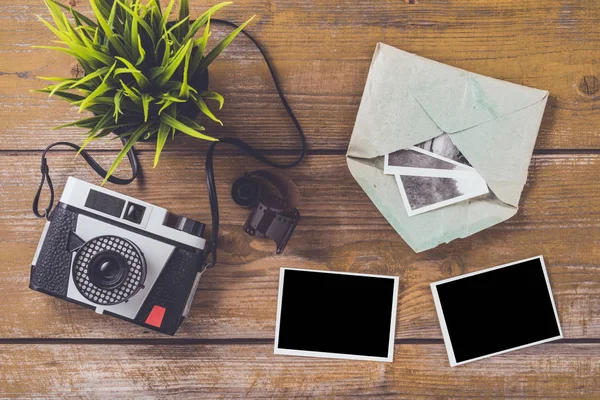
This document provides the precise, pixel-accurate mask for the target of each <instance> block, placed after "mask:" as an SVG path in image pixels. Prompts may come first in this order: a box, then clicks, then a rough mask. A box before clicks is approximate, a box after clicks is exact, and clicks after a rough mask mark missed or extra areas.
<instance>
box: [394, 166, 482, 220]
mask: <svg viewBox="0 0 600 400" xmlns="http://www.w3.org/2000/svg"><path fill="white" fill-rule="evenodd" d="M396 183H397V184H398V190H400V196H401V197H402V201H403V203H404V207H405V208H406V212H407V214H408V215H409V216H413V215H418V214H422V213H424V212H428V211H432V210H436V209H438V208H441V207H446V206H449V205H451V204H456V203H459V202H461V201H465V200H468V199H472V198H474V197H478V196H481V195H484V194H487V193H489V190H488V187H487V184H486V183H485V180H483V178H480V179H478V178H477V177H473V176H466V177H465V176H459V177H455V178H440V177H428V176H407V175H396Z"/></svg>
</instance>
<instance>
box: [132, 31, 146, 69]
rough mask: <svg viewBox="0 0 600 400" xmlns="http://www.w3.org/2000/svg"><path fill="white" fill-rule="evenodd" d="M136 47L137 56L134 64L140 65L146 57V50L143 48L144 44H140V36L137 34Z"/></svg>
mask: <svg viewBox="0 0 600 400" xmlns="http://www.w3.org/2000/svg"><path fill="white" fill-rule="evenodd" d="M137 38H138V42H137V49H138V58H137V61H136V63H135V64H136V65H140V64H141V63H142V62H143V61H144V59H145V58H146V50H144V46H142V38H141V36H138V37H137Z"/></svg>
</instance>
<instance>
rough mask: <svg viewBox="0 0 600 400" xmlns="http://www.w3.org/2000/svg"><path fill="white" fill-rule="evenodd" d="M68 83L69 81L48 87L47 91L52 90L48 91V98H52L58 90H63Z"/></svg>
mask: <svg viewBox="0 0 600 400" xmlns="http://www.w3.org/2000/svg"><path fill="white" fill-rule="evenodd" d="M70 83H71V82H70V81H64V82H60V83H57V84H56V85H52V86H48V89H52V90H51V91H50V96H49V97H52V95H53V94H54V93H56V92H57V91H58V90H59V89H62V88H64V87H65V86H67V85H69V84H70Z"/></svg>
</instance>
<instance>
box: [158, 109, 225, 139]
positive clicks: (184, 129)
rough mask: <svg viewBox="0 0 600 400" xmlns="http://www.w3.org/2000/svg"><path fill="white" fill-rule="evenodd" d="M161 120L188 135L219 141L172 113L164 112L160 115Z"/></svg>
mask: <svg viewBox="0 0 600 400" xmlns="http://www.w3.org/2000/svg"><path fill="white" fill-rule="evenodd" d="M160 120H161V122H164V123H165V124H167V125H169V126H170V127H171V128H173V129H175V130H178V131H180V132H183V133H185V134H186V135H190V136H192V137H195V138H198V139H204V140H208V141H211V142H218V141H219V140H218V139H215V138H213V137H210V136H208V135H204V134H202V133H200V132H198V131H196V130H195V129H192V128H190V127H189V126H187V125H185V124H183V123H182V122H180V121H178V120H177V119H175V118H173V117H171V116H170V115H168V114H166V113H162V114H161V115H160Z"/></svg>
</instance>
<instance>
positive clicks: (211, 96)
mask: <svg viewBox="0 0 600 400" xmlns="http://www.w3.org/2000/svg"><path fill="white" fill-rule="evenodd" d="M200 96H202V98H203V99H205V100H215V101H218V102H219V110H220V109H221V108H223V104H225V98H223V96H221V95H220V94H219V93H217V92H213V91H212V90H206V91H204V92H202V93H200Z"/></svg>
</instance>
